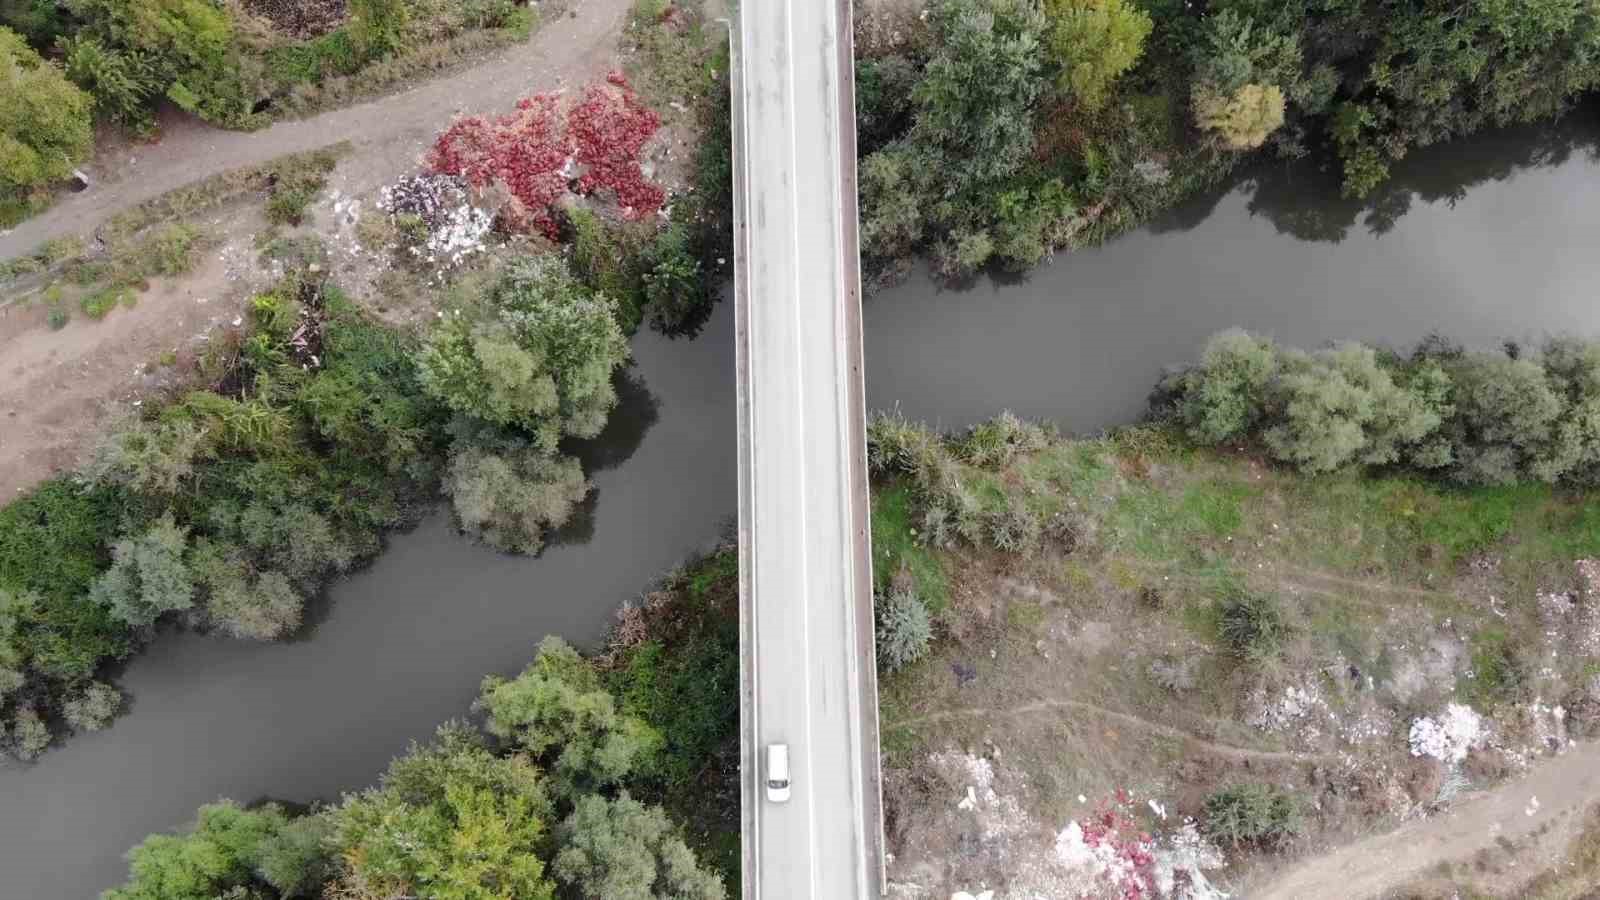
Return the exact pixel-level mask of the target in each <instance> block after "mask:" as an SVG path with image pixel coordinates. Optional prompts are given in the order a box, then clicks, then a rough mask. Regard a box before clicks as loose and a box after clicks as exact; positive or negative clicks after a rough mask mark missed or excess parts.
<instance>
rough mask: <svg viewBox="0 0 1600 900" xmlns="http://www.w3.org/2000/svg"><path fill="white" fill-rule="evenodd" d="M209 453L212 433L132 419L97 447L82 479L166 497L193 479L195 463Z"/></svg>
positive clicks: (173, 422) (180, 422)
mask: <svg viewBox="0 0 1600 900" xmlns="http://www.w3.org/2000/svg"><path fill="white" fill-rule="evenodd" d="M213 453H214V445H213V441H212V438H211V433H210V432H209V431H208V430H206V429H205V428H204V427H203V426H201V425H200V424H198V423H196V422H194V421H191V420H189V419H184V418H175V417H169V418H163V419H157V420H156V421H154V422H152V421H148V420H145V419H141V418H132V419H129V420H127V422H126V423H125V424H122V425H120V426H116V427H113V428H112V430H111V432H110V434H108V435H107V436H106V437H105V438H104V439H103V440H102V441H101V442H100V444H99V445H97V446H96V447H95V450H94V455H93V456H92V457H91V458H90V461H89V464H88V465H87V466H85V467H84V472H83V474H84V476H85V477H86V478H88V479H89V480H90V481H92V482H94V483H96V484H117V485H124V486H126V487H129V488H132V489H133V490H136V491H140V492H142V493H146V494H169V495H170V494H175V493H177V492H178V489H179V488H181V487H182V486H183V485H184V484H186V483H188V482H189V481H190V479H192V477H193V476H194V471H195V463H196V461H197V460H199V459H200V458H201V457H204V456H210V455H212V454H213Z"/></svg>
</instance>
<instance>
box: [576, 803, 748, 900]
mask: <svg viewBox="0 0 1600 900" xmlns="http://www.w3.org/2000/svg"><path fill="white" fill-rule="evenodd" d="M561 837H562V843H563V846H562V848H561V851H560V852H559V853H557V854H556V858H555V865H554V866H553V867H552V869H553V871H554V872H555V876H556V878H558V879H559V880H561V881H562V882H563V883H565V884H567V885H568V886H570V887H571V888H572V889H573V890H574V891H575V892H577V894H578V895H580V896H584V897H605V898H607V900H655V898H658V897H671V898H674V900H722V898H723V897H726V896H727V891H726V890H725V889H724V888H723V886H722V879H721V878H719V877H718V876H717V875H716V874H715V873H713V872H710V871H707V870H706V869H703V868H701V867H700V866H699V864H698V863H697V861H696V860H695V858H694V852H693V851H691V850H690V849H689V848H688V847H687V846H686V845H685V844H684V843H683V839H682V838H681V837H679V836H678V829H677V827H676V826H674V825H673V824H672V822H671V821H669V820H668V819H667V815H666V813H664V812H662V811H661V810H660V809H659V808H656V807H649V806H645V805H644V804H642V803H640V802H639V801H637V800H635V799H633V798H632V797H630V796H628V792H627V791H623V792H622V793H621V794H619V795H618V796H617V798H616V799H615V800H607V799H606V798H604V797H601V796H597V795H590V796H587V797H583V798H582V799H580V800H578V801H577V803H576V804H575V807H574V809H573V811H572V815H570V816H568V817H567V820H566V821H565V822H563V823H562V825H561Z"/></svg>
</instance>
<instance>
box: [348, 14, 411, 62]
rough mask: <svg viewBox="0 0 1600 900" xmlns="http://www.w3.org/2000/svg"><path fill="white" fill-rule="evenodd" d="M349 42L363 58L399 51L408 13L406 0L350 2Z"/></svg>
mask: <svg viewBox="0 0 1600 900" xmlns="http://www.w3.org/2000/svg"><path fill="white" fill-rule="evenodd" d="M349 4H350V5H349V9H350V25H349V30H350V41H351V43H352V44H353V45H354V47H355V51H356V54H357V55H358V56H360V57H361V58H362V59H378V58H380V57H383V56H387V55H388V54H390V53H393V52H394V51H396V50H399V49H401V47H402V45H403V44H404V41H405V34H406V30H407V25H408V23H409V20H410V12H409V10H408V9H407V5H406V3H405V0H349Z"/></svg>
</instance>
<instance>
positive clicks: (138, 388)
mask: <svg viewBox="0 0 1600 900" xmlns="http://www.w3.org/2000/svg"><path fill="white" fill-rule="evenodd" d="M571 6H572V9H573V15H571V16H564V17H562V18H560V19H558V20H554V21H551V22H548V23H546V24H545V25H544V27H542V28H541V29H540V30H539V31H538V32H537V33H536V34H535V35H534V37H533V39H532V40H531V41H530V42H529V43H526V44H522V45H519V46H516V47H512V48H510V49H508V50H506V51H504V52H502V53H501V54H499V55H497V56H496V57H495V58H493V59H491V60H489V61H488V62H485V63H483V64H481V65H478V66H476V67H474V68H471V69H467V70H464V71H461V72H459V73H456V74H455V75H452V76H447V77H445V78H441V79H439V80H435V81H430V82H428V83H426V84H423V85H421V86H419V87H416V88H413V89H412V90H409V91H406V92H404V93H400V94H394V95H392V96H388V97H384V98H381V99H379V100H375V101H373V102H370V103H366V104H362V105H359V106H354V107H350V108H347V109H343V110H336V111H333V112H329V113H325V114H323V115H320V116H317V117H315V118H311V119H305V120H302V121H298V122H284V123H281V124H278V125H274V126H273V127H271V128H268V129H265V130H263V131H258V132H252V133H240V132H229V131H219V130H217V129H213V128H210V127H207V126H205V125H204V124H203V123H200V122H198V121H195V120H193V119H189V118H182V119H178V120H175V121H172V122H168V123H166V124H165V126H164V132H163V135H164V136H163V138H162V140H161V142H160V143H159V144H156V145H142V146H135V147H121V148H118V147H111V148H107V149H103V150H102V151H101V156H100V157H99V158H97V159H96V160H95V161H94V164H93V169H94V170H95V187H94V188H92V189H91V190H88V191H85V192H84V193H82V194H77V195H72V196H69V197H66V198H63V199H62V201H61V202H60V203H58V204H57V205H56V206H55V207H54V208H52V209H51V210H49V211H48V212H46V213H45V214H43V215H41V216H39V217H37V218H34V219H30V220H29V221H27V222H24V223H22V224H21V225H19V226H18V227H17V228H16V229H14V230H13V231H11V232H9V233H6V234H4V235H0V259H5V258H8V257H11V256H14V255H17V254H19V253H25V252H28V251H31V250H32V249H33V248H34V247H35V246H37V245H38V244H39V243H40V242H41V241H44V240H47V239H50V238H52V237H59V236H61V235H64V234H69V233H87V232H88V231H89V230H90V229H92V228H94V227H95V226H97V225H99V224H100V223H101V222H102V221H104V220H105V219H106V218H107V217H109V216H111V215H112V214H114V213H116V212H118V211H119V210H122V209H125V208H127V207H130V206H132V205H134V204H136V203H138V202H140V201H142V200H146V199H149V198H151V197H154V196H157V195H159V194H161V193H164V192H166V191H168V190H171V189H173V188H177V187H181V186H182V185H185V184H188V183H191V182H193V181H197V180H199V179H201V178H204V177H206V176H208V175H212V174H215V173H217V172H221V171H226V170H228V169H233V168H237V167H240V166H248V165H253V164H257V163H260V162H264V161H266V160H268V159H271V158H273V157H277V156H281V155H283V154H285V153H292V152H297V151H303V150H311V149H315V148H318V147H323V146H326V145H328V144H332V143H335V142H337V141H340V140H348V141H350V142H351V143H352V145H353V149H352V151H351V153H350V154H348V155H347V156H346V157H345V158H344V159H343V160H341V162H340V164H339V168H338V170H337V171H336V172H335V173H334V175H333V176H332V178H331V179H330V185H329V187H330V188H331V189H337V190H340V191H342V192H343V194H344V195H346V196H352V195H362V194H366V193H368V192H370V191H373V190H375V189H376V188H378V187H380V186H382V185H385V184H390V183H392V182H393V181H394V180H395V179H396V178H397V177H399V176H400V175H402V174H405V173H406V172H408V171H411V170H413V169H414V168H415V167H416V165H417V163H418V161H419V159H420V157H421V155H422V153H423V151H424V149H425V148H426V146H427V145H428V144H429V143H430V142H431V141H432V139H433V137H434V135H435V134H437V133H438V132H439V131H440V130H441V129H443V128H444V127H445V126H446V125H447V124H448V123H449V121H450V119H451V117H453V116H455V115H457V114H460V113H471V112H480V111H494V110H502V109H509V108H510V107H511V106H512V104H513V103H514V102H515V101H516V100H518V99H519V98H521V97H524V96H527V95H528V94H532V93H538V92H541V91H554V90H559V89H561V88H564V87H567V86H576V85H581V84H584V83H587V82H589V81H590V80H592V79H594V78H597V77H601V76H603V75H604V73H605V72H607V71H608V70H610V69H612V68H615V67H616V66H617V65H618V62H619V60H618V57H617V49H616V48H617V36H618V34H619V33H620V29H621V27H622V25H623V17H624V16H625V15H626V14H627V12H628V9H629V7H630V0H574V2H573V3H572V4H571ZM327 219H328V217H327V216H323V221H324V222H326V221H327ZM208 224H209V225H210V227H211V228H212V229H213V230H215V231H218V232H222V233H224V234H225V235H226V236H227V237H226V239H227V240H228V241H231V243H232V244H233V245H236V246H235V250H236V251H237V252H234V253H230V252H229V251H226V250H224V249H219V250H218V251H213V252H210V253H207V254H205V255H204V256H203V259H202V261H201V263H200V265H199V267H198V268H197V270H196V271H195V272H193V273H191V274H190V275H187V276H185V277H183V278H182V279H180V280H178V281H176V282H167V283H157V284H155V285H154V286H153V287H152V289H151V290H150V291H147V292H145V293H144V294H142V295H140V296H139V298H138V302H137V304H136V305H135V306H134V307H133V308H132V309H121V308H119V309H116V310H114V311H112V312H111V314H110V315H109V316H107V317H106V319H105V320H104V321H100V322H93V321H89V320H87V319H86V318H84V317H83V316H80V315H74V316H73V320H72V321H71V322H70V323H69V324H68V325H67V326H66V327H65V328H63V329H61V330H59V331H52V330H50V329H49V328H48V327H47V325H46V321H45V312H46V311H45V309H44V308H43V306H42V305H39V304H34V305H33V306H32V307H31V308H29V307H27V306H19V305H11V306H7V307H0V505H3V504H5V503H6V502H8V501H9V500H11V499H12V498H13V497H15V496H16V495H17V494H18V493H20V492H22V491H24V490H26V489H27V488H28V487H30V486H32V485H34V484H37V483H38V482H40V481H42V480H44V479H45V478H48V477H50V476H51V475H53V474H57V473H59V472H62V471H65V470H70V469H72V468H75V467H76V466H77V464H78V463H79V462H80V461H81V460H82V458H83V456H84V454H85V452H86V449H87V448H89V447H90V446H92V445H93V444H94V442H95V440H96V439H97V436H98V434H99V433H100V432H101V431H102V430H103V429H104V427H105V424H106V422H107V421H108V420H109V419H112V418H116V417H118V416H123V415H127V414H128V413H129V411H131V410H132V409H133V408H134V406H135V405H136V404H137V403H138V402H141V401H142V399H143V398H144V397H147V396H150V394H151V392H152V391H154V390H157V389H159V388H160V387H161V386H162V384H163V383H164V380H165V375H166V372H165V370H164V369H163V368H162V367H161V366H160V365H159V361H160V360H161V359H162V358H163V356H166V355H177V356H179V357H181V356H183V355H184V351H185V350H186V349H192V348H196V347H198V346H201V345H202V344H203V341H204V336H205V335H206V334H207V333H208V332H210V331H211V330H212V329H214V328H216V327H217V326H219V325H226V324H229V323H231V322H233V320H234V319H235V318H236V317H237V316H238V315H239V312H240V304H241V303H242V299H243V296H244V295H245V294H246V293H248V290H249V287H250V285H249V283H248V279H247V278H244V277H241V276H240V274H239V273H238V272H237V271H235V268H236V263H237V262H238V257H241V256H245V257H253V256H254V251H253V250H251V249H250V247H251V243H250V238H251V230H252V229H253V228H254V227H257V226H259V225H260V224H261V223H260V221H259V211H258V210H257V211H255V212H251V211H249V210H244V211H240V212H239V213H238V214H233V213H229V214H225V215H224V216H223V217H221V218H217V219H215V220H213V221H211V222H209V223H208ZM230 256H232V257H234V258H232V259H225V258H224V257H230ZM246 268H248V267H246ZM73 312H74V313H75V312H76V310H73Z"/></svg>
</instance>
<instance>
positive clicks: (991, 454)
mask: <svg viewBox="0 0 1600 900" xmlns="http://www.w3.org/2000/svg"><path fill="white" fill-rule="evenodd" d="M1047 442H1048V435H1047V433H1046V432H1045V430H1044V428H1043V427H1041V426H1039V425H1037V424H1034V423H1033V422H1026V421H1023V419H1021V418H1020V417H1018V416H1017V414H1016V413H1014V412H1011V411H1010V410H1006V411H1005V412H1002V413H1001V414H1000V415H998V416H996V417H995V418H993V419H991V420H989V421H987V422H984V423H981V424H978V425H974V426H972V427H971V428H969V429H968V430H967V435H966V437H965V438H963V439H962V440H961V441H960V442H958V443H957V444H956V453H957V454H958V455H960V457H961V458H962V459H963V460H964V461H966V462H968V463H971V464H972V465H975V466H982V467H984V468H987V469H1001V468H1004V467H1005V466H1008V465H1010V464H1011V462H1012V460H1014V459H1016V457H1017V455H1018V454H1021V453H1032V452H1034V451H1036V450H1042V449H1044V447H1045V445H1046V443H1047Z"/></svg>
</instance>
